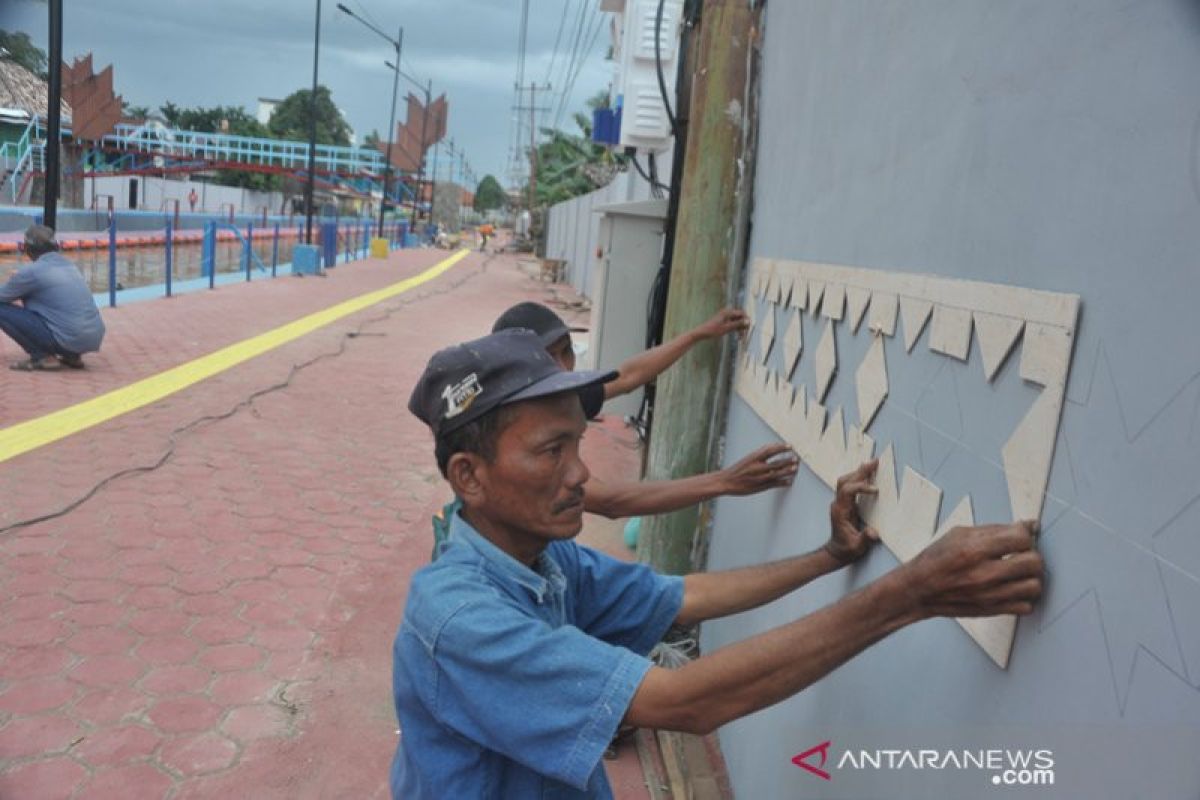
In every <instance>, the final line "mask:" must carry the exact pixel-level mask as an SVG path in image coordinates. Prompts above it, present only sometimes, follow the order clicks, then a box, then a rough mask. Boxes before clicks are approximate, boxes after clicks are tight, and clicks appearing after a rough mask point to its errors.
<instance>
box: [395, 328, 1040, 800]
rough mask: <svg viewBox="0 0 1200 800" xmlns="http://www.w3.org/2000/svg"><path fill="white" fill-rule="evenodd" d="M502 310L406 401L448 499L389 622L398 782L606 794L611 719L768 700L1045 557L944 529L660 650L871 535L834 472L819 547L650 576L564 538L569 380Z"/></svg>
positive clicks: (576, 376) (569, 514)
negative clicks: (790, 608)
mask: <svg viewBox="0 0 1200 800" xmlns="http://www.w3.org/2000/svg"><path fill="white" fill-rule="evenodd" d="M612 377H613V375H612V373H607V374H605V373H595V372H564V371H562V370H561V369H559V367H558V365H557V364H556V363H555V362H554V361H553V359H551V358H550V356H549V355H548V354H547V353H546V351H545V348H544V345H543V344H542V342H541V340H540V339H539V338H538V337H537V335H536V334H533V333H531V332H529V331H526V330H509V331H502V332H500V333H495V334H492V335H491V336H487V337H484V338H483V339H478V340H475V341H473V342H467V343H466V344H462V345H457V346H455V347H451V348H447V349H445V350H442V351H441V352H439V353H437V354H435V355H434V356H433V358H432V359H431V360H430V362H429V365H428V366H427V367H426V369H425V372H424V374H423V375H422V376H421V378H420V380H419V381H418V383H417V386H416V387H415V388H414V390H413V393H412V397H411V399H410V400H409V406H408V407H409V410H411V411H412V412H413V413H414V414H415V415H416V416H417V417H418V418H420V419H421V421H422V422H424V423H425V424H426V425H428V426H429V428H430V430H431V431H432V432H433V436H434V453H435V457H436V459H437V464H438V468H439V469H440V470H441V472H442V475H443V476H445V478H446V479H447V481H448V482H449V483H450V485H451V487H452V488H453V489H454V492H455V494H456V495H457V496H458V497H460V498H462V501H463V506H462V508H461V509H460V510H459V511H457V512H456V513H455V514H454V517H453V519H452V520H451V525H450V535H449V538H448V539H447V541H446V545H445V547H444V549H443V551H442V554H441V556H440V557H439V558H438V559H437V560H436V561H435V562H434V563H432V564H430V565H429V566H427V567H425V568H423V569H421V570H419V571H418V572H417V573H416V574H415V575H414V576H413V578H412V582H411V584H410V587H409V593H408V599H407V602H406V605H405V609H404V618H403V621H402V622H401V624H400V630H399V632H398V633H397V636H396V642H395V648H394V658H395V671H394V674H393V692H394V696H395V703H396V714H397V717H398V719H399V721H400V728H401V731H400V742H399V745H398V747H397V751H396V756H395V759H394V760H393V762H392V772H391V789H392V794H393V796H394V797H396V798H405V800H423V798H438V799H439V800H440V798H444V797H472V798H474V797H503V798H509V797H513V798H524V797H557V798H608V797H611V796H612V792H611V789H610V788H609V785H608V781H607V779H606V777H605V774H604V767H603V765H602V756H603V753H604V751H605V749H606V748H607V747H608V744H609V742H610V741H611V739H612V736H613V733H614V732H615V731H616V730H617V727H618V725H620V724H622V722H624V723H627V724H631V725H635V726H638V727H650V728H659V729H666V730H680V731H688V732H692V733H707V732H710V731H712V730H714V729H715V728H717V727H719V726H720V725H723V724H725V723H726V722H729V721H731V720H734V719H738V718H739V717H742V716H745V715H747V714H750V713H753V712H754V711H757V710H759V709H762V708H766V707H767V706H769V705H772V704H774V703H777V702H779V701H781V700H784V699H786V698H788V697H790V696H791V695H793V694H795V693H797V692H799V691H801V690H803V689H804V688H805V687H806V686H808V685H810V684H812V683H814V682H815V681H817V680H819V679H820V678H822V677H823V676H824V675H826V674H828V673H829V672H831V671H832V670H834V669H836V668H837V667H838V666H840V665H841V664H843V663H845V662H846V661H848V660H849V659H850V658H852V657H854V656H855V655H856V654H858V653H859V652H861V651H863V650H865V649H866V648H867V647H870V646H871V645H872V644H874V643H876V642H878V641H879V640H881V639H883V638H884V637H885V636H887V635H889V634H891V633H893V632H895V631H897V630H899V629H900V628H903V627H905V626H906V625H909V624H912V623H914V622H918V621H920V620H923V619H928V618H930V617H935V616H955V617H972V616H992V615H996V614H1027V613H1029V612H1030V611H1031V610H1032V608H1033V603H1034V602H1035V601H1036V600H1037V599H1038V597H1039V596H1040V594H1041V590H1042V575H1043V565H1042V560H1041V557H1040V556H1039V555H1038V554H1037V553H1036V551H1034V550H1033V531H1032V526H1031V525H1030V524H1026V523H1021V524H1013V525H1007V526H984V527H979V528H956V529H954V530H953V531H951V532H950V533H949V534H947V535H946V536H944V537H942V538H941V539H939V540H938V541H937V542H936V543H934V544H932V545H930V546H929V547H928V548H927V549H926V550H925V551H923V552H922V553H921V554H920V555H918V556H917V557H916V558H914V559H912V560H911V561H909V562H907V563H905V564H903V565H901V566H899V567H897V568H896V569H893V570H892V571H891V572H889V573H887V574H886V575H884V576H883V577H881V578H879V579H878V580H876V581H874V582H873V583H871V584H869V585H867V586H866V587H864V588H862V589H860V590H859V591H857V592H855V593H853V594H851V595H848V596H847V597H845V598H843V599H842V600H840V601H839V602H837V603H835V604H833V605H831V606H828V607H826V608H824V609H821V610H820V611H817V612H815V613H813V614H810V615H808V616H806V617H802V618H800V619H798V620H795V621H794V622H791V623H789V624H786V625H783V626H780V627H778V628H774V629H772V630H769V631H767V632H765V633H762V634H759V635H757V636H754V637H752V638H750V639H747V640H746V641H743V642H740V643H737V644H734V645H730V646H728V647H724V648H721V649H719V650H716V651H715V652H712V653H709V654H705V655H703V656H701V657H700V658H698V659H696V660H695V661H692V662H690V663H688V664H686V665H685V666H683V667H681V668H679V669H664V668H661V667H656V666H654V665H653V664H652V663H651V662H650V661H649V660H648V659H647V658H646V653H647V652H648V651H649V649H650V648H651V647H652V646H653V645H654V644H655V643H657V642H658V640H659V638H660V637H661V636H662V634H663V633H664V632H665V631H666V630H667V628H668V627H669V626H670V625H671V624H673V623H675V624H683V625H692V624H696V623H699V622H702V621H704V620H708V619H715V618H717V617H723V616H727V615H730V614H735V613H739V612H741V611H746V610H748V609H751V608H755V607H758V606H760V605H763V604H765V603H768V602H770V601H772V600H775V599H776V598H779V597H782V596H783V595H785V594H787V593H789V592H791V591H793V590H795V589H798V588H800V587H801V586H803V585H805V584H806V583H808V582H810V581H812V580H813V579H815V578H817V577H820V576H821V575H824V574H827V573H830V572H833V571H834V570H836V569H838V568H840V567H842V566H845V565H847V564H850V563H852V562H854V561H857V560H858V559H860V558H861V557H862V556H864V555H865V554H866V553H867V552H868V550H869V549H870V547H871V545H872V544H873V542H874V541H875V540H876V539H877V537H876V536H875V535H874V532H873V531H871V530H870V529H869V528H866V527H864V525H863V523H862V520H861V519H860V518H859V515H858V509H857V505H856V498H857V497H858V496H859V495H863V494H871V493H873V492H874V491H875V490H874V486H873V478H874V472H875V468H876V462H868V463H866V464H863V465H862V466H861V467H860V468H859V469H858V470H856V471H855V472H854V473H852V474H851V475H847V476H845V477H844V478H843V479H841V480H839V481H838V487H837V494H836V497H835V499H834V501H833V504H832V505H831V507H830V520H831V533H830V537H829V540H828V542H827V543H826V544H825V545H824V546H823V547H821V548H818V549H817V550H814V551H812V552H810V553H806V554H804V555H800V556H796V557H794V558H790V559H786V560H783V561H777V562H773V563H771V564H764V565H761V566H755V567H746V568H743V569H737V570H729V571H725V572H716V573H698V574H693V575H688V576H686V577H678V576H662V575H658V574H656V573H655V572H653V571H652V570H651V569H649V568H648V567H646V566H645V565H641V564H630V563H625V562H621V561H617V560H615V559H612V558H609V557H607V556H605V555H603V554H601V553H598V552H595V551H593V550H590V549H589V548H586V547H582V546H580V545H577V544H575V542H573V541H572V540H573V539H574V537H575V536H576V535H577V534H578V533H579V530H580V528H581V527H582V515H583V498H584V487H585V485H586V483H587V481H588V477H589V475H588V469H587V466H586V465H585V464H584V463H583V461H582V460H581V459H580V455H579V442H580V438H581V437H582V435H583V432H584V429H585V427H586V421H585V419H584V416H583V408H582V405H581V403H580V399H579V393H580V392H581V391H583V390H584V389H586V387H588V386H594V385H597V384H603V383H605V382H606V381H609V380H611V379H612Z"/></svg>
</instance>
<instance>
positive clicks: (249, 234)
mask: <svg viewBox="0 0 1200 800" xmlns="http://www.w3.org/2000/svg"><path fill="white" fill-rule="evenodd" d="M242 250H243V251H244V253H243V255H242V258H244V259H245V261H246V283H249V282H250V266H251V262H252V261H253V260H254V223H253V222H247V223H246V246H245V247H243V248H242Z"/></svg>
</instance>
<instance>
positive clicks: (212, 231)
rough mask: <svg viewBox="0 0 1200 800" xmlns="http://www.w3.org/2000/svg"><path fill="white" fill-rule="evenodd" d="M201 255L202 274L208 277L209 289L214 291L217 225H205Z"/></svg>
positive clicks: (209, 222) (211, 223)
mask: <svg viewBox="0 0 1200 800" xmlns="http://www.w3.org/2000/svg"><path fill="white" fill-rule="evenodd" d="M203 248H204V249H203V251H202V252H201V254H200V270H201V274H203V275H207V276H208V288H210V289H212V288H213V287H214V284H215V283H216V279H217V223H215V222H213V221H212V220H209V221H207V222H205V223H204V245H203Z"/></svg>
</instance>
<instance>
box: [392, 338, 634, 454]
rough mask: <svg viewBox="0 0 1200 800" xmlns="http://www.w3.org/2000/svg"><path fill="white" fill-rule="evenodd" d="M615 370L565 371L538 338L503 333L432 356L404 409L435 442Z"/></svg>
mask: <svg viewBox="0 0 1200 800" xmlns="http://www.w3.org/2000/svg"><path fill="white" fill-rule="evenodd" d="M615 377H617V373H616V372H587V371H582V372H565V371H563V369H562V368H561V367H559V365H558V363H557V362H556V361H555V360H554V359H552V358H551V357H550V355H549V354H548V353H547V352H546V347H545V345H544V344H542V340H541V338H539V337H538V335H537V334H536V333H534V332H533V331H530V330H526V329H523V328H518V329H509V330H503V331H499V332H497V333H493V334H490V335H488V336H484V337H483V338H482V339H476V340H474V341H471V342H465V343H463V344H457V345H454V346H453V347H447V348H446V349H444V350H439V351H438V352H437V353H434V355H433V358H431V359H429V364H427V365H426V367H425V371H424V372H423V373H422V374H421V377H420V379H419V380H418V381H417V385H416V386H415V387H413V392H412V397H410V398H409V400H408V410H409V411H411V412H412V413H413V414H414V415H416V417H417V418H418V419H420V420H421V421H422V422H424V423H425V424H426V425H428V426H429V427H430V429H431V430H432V431H433V435H434V437H435V438H437V437H440V436H442V435H443V434H446V433H450V432H451V431H454V430H457V429H458V428H461V427H462V426H463V425H466V424H467V423H468V422H471V421H473V420H476V419H479V418H480V417H482V416H483V415H484V414H487V413H488V412H489V411H491V410H493V409H495V408H498V407H500V406H502V405H507V404H508V403H515V402H517V401H519V400H532V399H533V398H535V397H545V396H547V395H552V394H559V393H560V392H570V391H578V390H579V389H582V388H584V387H586V386H591V385H593V384H600V383H605V382H606V381H611V380H612V379H613V378H615Z"/></svg>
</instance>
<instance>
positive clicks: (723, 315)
mask: <svg viewBox="0 0 1200 800" xmlns="http://www.w3.org/2000/svg"><path fill="white" fill-rule="evenodd" d="M749 327H750V317H749V316H747V314H746V312H745V311H743V310H741V309H740V308H724V309H721V310H720V311H718V312H717V313H716V314H715V315H713V317H712V319H710V320H708V321H707V322H705V323H703V324H702V325H699V326H697V327H696V329H695V334H696V335H697V336H698V337H699V338H701V339H715V338H717V337H718V336H724V335H725V334H727V333H734V332H736V333H739V334H740V333H743V332H745V331H746V330H747V329H748V328H749Z"/></svg>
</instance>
